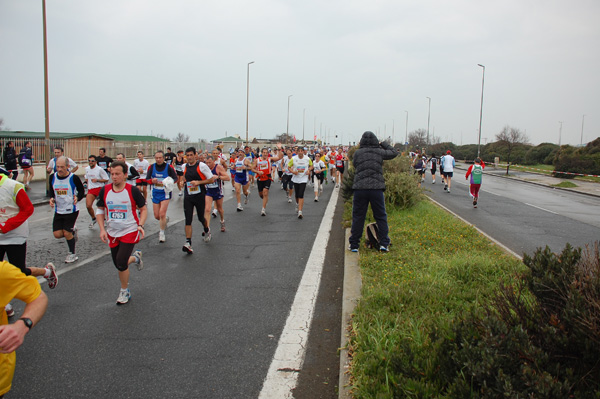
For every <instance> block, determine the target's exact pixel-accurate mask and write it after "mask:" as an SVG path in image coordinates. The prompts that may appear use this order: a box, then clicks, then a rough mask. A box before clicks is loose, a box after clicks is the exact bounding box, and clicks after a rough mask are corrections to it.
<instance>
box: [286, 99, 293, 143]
mask: <svg viewBox="0 0 600 399" xmlns="http://www.w3.org/2000/svg"><path fill="white" fill-rule="evenodd" d="M292 96H293V94H290V95H289V96H288V113H287V128H286V130H285V134H286V135H287V136H288V137H289V136H290V97H292Z"/></svg>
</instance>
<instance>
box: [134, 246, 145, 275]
mask: <svg viewBox="0 0 600 399" xmlns="http://www.w3.org/2000/svg"><path fill="white" fill-rule="evenodd" d="M132 255H133V257H134V258H135V259H136V262H135V265H136V266H137V269H138V270H142V269H143V268H144V261H143V260H142V251H140V250H139V249H136V250H135V251H133V254H132Z"/></svg>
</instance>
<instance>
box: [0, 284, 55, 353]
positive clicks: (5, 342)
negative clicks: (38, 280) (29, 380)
mask: <svg viewBox="0 0 600 399" xmlns="http://www.w3.org/2000/svg"><path fill="white" fill-rule="evenodd" d="M38 287H39V284H38ZM47 307H48V297H47V296H46V294H44V292H43V291H41V289H40V291H39V295H38V296H37V298H35V299H34V300H32V301H30V302H29V303H27V305H25V310H23V314H22V315H21V317H22V318H28V319H31V321H32V322H33V325H34V326H35V325H36V324H37V323H38V322H39V321H40V320H41V319H42V317H43V316H44V313H46V308H47ZM28 332H29V328H28V327H27V326H26V325H25V322H23V321H22V320H17V321H16V322H14V323H13V324H6V325H2V326H0V348H1V349H0V353H12V352H14V351H15V350H17V348H19V347H20V346H21V345H22V344H23V341H24V340H25V334H27V333H28Z"/></svg>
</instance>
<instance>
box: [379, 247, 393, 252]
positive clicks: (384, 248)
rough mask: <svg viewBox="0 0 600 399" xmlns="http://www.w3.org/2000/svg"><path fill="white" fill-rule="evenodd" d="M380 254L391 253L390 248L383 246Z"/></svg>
mask: <svg viewBox="0 0 600 399" xmlns="http://www.w3.org/2000/svg"><path fill="white" fill-rule="evenodd" d="M379 252H390V249H389V248H388V247H384V246H383V245H382V246H380V247H379Z"/></svg>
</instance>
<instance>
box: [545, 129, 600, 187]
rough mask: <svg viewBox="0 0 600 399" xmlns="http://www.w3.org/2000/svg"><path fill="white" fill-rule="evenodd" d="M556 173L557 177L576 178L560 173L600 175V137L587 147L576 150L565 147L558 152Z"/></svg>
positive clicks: (555, 164)
mask: <svg viewBox="0 0 600 399" xmlns="http://www.w3.org/2000/svg"><path fill="white" fill-rule="evenodd" d="M553 164H554V170H555V171H556V173H554V175H555V176H557V177H562V178H574V177H575V176H574V175H568V174H566V173H560V172H571V173H581V174H589V175H598V174H600V137H598V138H597V139H596V140H594V141H592V142H590V143H588V144H587V145H586V146H585V147H582V148H575V147H571V146H569V145H563V146H562V147H560V150H559V151H557V152H556V155H555V156H554V160H553Z"/></svg>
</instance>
